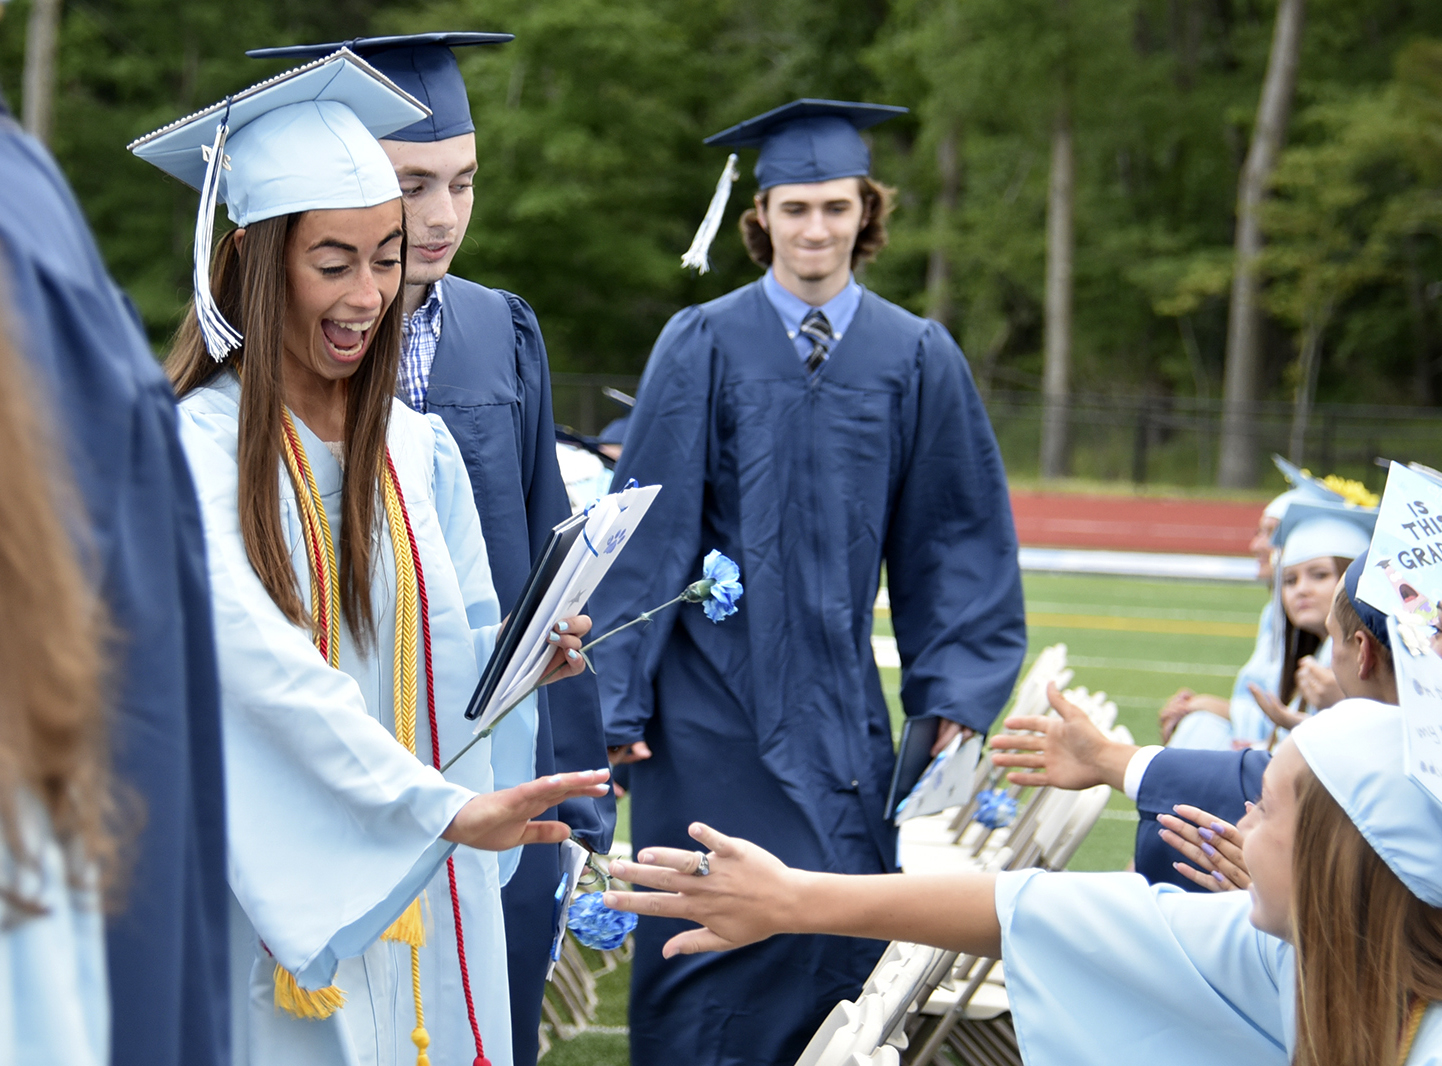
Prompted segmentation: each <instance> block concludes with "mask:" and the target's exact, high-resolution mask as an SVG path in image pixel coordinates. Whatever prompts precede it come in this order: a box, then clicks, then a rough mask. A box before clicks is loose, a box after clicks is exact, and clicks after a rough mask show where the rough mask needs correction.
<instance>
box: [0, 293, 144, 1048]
mask: <svg viewBox="0 0 1442 1066" xmlns="http://www.w3.org/2000/svg"><path fill="white" fill-rule="evenodd" d="M20 332H21V331H20V330H18V329H17V328H16V323H15V319H14V317H13V314H12V313H11V311H10V309H9V307H8V306H5V305H4V304H3V302H0V454H3V455H4V456H5V461H4V463H0V618H3V619H5V621H6V625H5V637H4V640H3V641H0V1062H3V1063H7V1064H8V1063H14V1064H16V1066H19V1064H22V1063H25V1064H28V1063H36V1064H39V1063H47V1064H48V1063H64V1064H65V1066H107V1064H108V1063H109V1062H110V1000H109V989H108V983H107V980H106V974H105V927H104V921H103V917H102V914H101V894H102V890H103V889H104V887H105V885H106V882H107V881H114V880H116V876H115V875H116V874H117V870H116V861H115V860H116V855H117V850H118V849H117V845H116V840H115V836H114V834H113V833H112V828H113V827H112V825H111V822H112V821H113V817H112V816H113V812H114V804H113V802H112V800H111V787H110V779H109V777H110V775H109V768H108V762H109V760H108V757H107V754H108V753H107V751H106V743H105V740H106V728H105V712H104V706H103V703H102V699H101V691H102V677H103V676H104V674H103V670H104V666H103V655H102V640H103V635H104V626H103V622H102V616H103V612H102V610H101V608H100V604H99V602H98V598H97V596H96V595H95V594H94V592H93V590H92V589H91V588H90V583H89V582H88V581H87V579H86V577H85V575H84V574H83V572H82V570H81V565H80V562H79V561H78V559H77V551H76V548H75V545H74V544H73V542H72V540H71V532H72V531H73V530H72V528H68V527H69V526H70V522H69V519H70V518H72V517H73V516H70V515H66V516H63V517H62V515H61V514H60V513H59V509H58V508H57V503H58V502H59V501H61V500H64V501H66V502H68V501H69V500H70V499H71V498H72V495H71V494H72V493H74V491H75V490H74V486H73V485H64V486H63V487H62V488H61V489H60V490H59V491H57V482H58V481H65V480H67V479H68V473H69V472H68V471H65V470H63V469H62V468H61V465H60V464H57V462H56V457H57V453H56V452H55V451H54V450H53V448H51V447H50V446H51V445H52V444H53V443H54V440H55V438H54V435H53V430H54V427H53V426H50V425H47V424H46V422H45V419H44V418H43V417H42V416H41V414H40V410H39V408H38V407H37V405H36V404H35V400H34V397H35V395H36V393H35V386H34V384H33V382H32V381H31V380H30V375H29V373H28V370H27V367H26V366H25V364H24V363H23V362H22V360H21V358H20V356H19V354H18V353H17V352H16V351H15V349H14V348H13V347H12V346H11V342H10V338H11V337H13V336H16V335H17V334H18V333H20Z"/></svg>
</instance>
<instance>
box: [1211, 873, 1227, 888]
mask: <svg viewBox="0 0 1442 1066" xmlns="http://www.w3.org/2000/svg"><path fill="white" fill-rule="evenodd" d="M1212 876H1213V877H1215V878H1216V879H1217V880H1218V881H1220V882H1221V883H1222V884H1224V885H1225V884H1226V883H1227V879H1226V878H1225V877H1223V876H1222V871H1221V870H1213V871H1212Z"/></svg>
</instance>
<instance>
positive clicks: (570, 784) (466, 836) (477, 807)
mask: <svg viewBox="0 0 1442 1066" xmlns="http://www.w3.org/2000/svg"><path fill="white" fill-rule="evenodd" d="M610 776H611V771H610V770H583V771H581V772H580V773H574V774H554V775H553V776H551V777H542V778H539V779H538V780H535V781H527V782H526V783H525V784H524V785H517V786H516V787H515V788H503V789H501V791H499V792H486V793H483V794H481V795H479V796H477V797H475V799H473V800H471V801H470V802H469V803H467V804H466V805H465V806H464V807H462V808H461V809H460V810H459V811H458V812H457V813H456V816H455V817H454V818H452V819H451V824H450V825H449V826H448V827H447V828H446V831H445V832H444V833H442V834H441V836H443V837H444V838H445V839H446V840H450V841H454V842H455V843H457V844H465V845H467V846H468V847H472V848H479V849H480V850H482V851H505V850H507V849H508V848H514V847H517V846H518V845H521V844H559V843H560V842H561V841H563V840H565V839H566V838H567V837H569V836H570V835H571V830H570V827H568V826H567V825H566V823H565V822H533V821H531V819H532V818H534V817H536V815H538V814H541V813H543V812H545V811H548V810H550V809H551V808H552V807H554V806H555V805H556V804H558V803H560V802H561V801H563V800H568V799H572V798H573V797H576V796H604V795H605V794H606V790H607V789H608V788H610V787H611V786H610V784H609V783H608V778H610Z"/></svg>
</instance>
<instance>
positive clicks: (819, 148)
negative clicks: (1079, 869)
mask: <svg viewBox="0 0 1442 1066" xmlns="http://www.w3.org/2000/svg"><path fill="white" fill-rule="evenodd" d="M902 110H903V109H901V108H891V107H878V106H874V105H867V104H840V103H834V102H829V101H797V102H796V103H793V104H789V105H787V106H785V107H782V108H779V109H778V110H776V111H773V112H770V113H768V114H766V115H763V116H761V117H760V118H758V119H753V120H751V121H749V122H745V123H742V124H741V125H740V126H737V127H735V128H733V129H731V130H727V131H726V132H724V133H721V134H718V135H717V136H715V137H712V138H711V139H710V140H709V141H708V142H707V143H708V144H722V145H732V146H757V147H759V148H760V159H759V161H758V163H757V165H756V177H757V179H758V181H759V183H760V192H759V194H758V195H757V196H756V201H755V210H754V212H748V213H747V215H746V217H745V218H743V220H742V227H743V234H744V236H745V238H746V241H747V246H748V250H749V251H750V253H751V255H752V258H753V259H755V260H756V261H757V263H758V264H760V265H761V266H763V267H766V268H767V270H766V274H765V276H764V277H763V278H762V279H761V280H759V281H757V282H753V283H752V284H749V285H746V286H743V287H742V288H740V289H738V290H736V291H735V292H732V293H730V294H729V295H727V296H723V297H722V298H721V299H719V300H714V301H712V302H711V303H708V304H704V305H701V306H698V307H690V308H687V309H686V310H684V311H682V312H680V313H679V314H678V315H676V316H675V317H674V318H673V319H672V320H671V321H670V323H668V324H667V326H666V328H665V330H664V331H663V332H662V334H661V337H660V339H659V340H658V341H657V342H656V346H655V349H654V351H653V352H652V354H651V358H650V362H649V364H648V365H647V367H646V373H645V377H644V378H643V379H642V382H641V388H640V393H639V395H638V396H637V399H636V406H635V409H634V412H633V414H632V416H631V421H630V425H629V428H628V429H627V433H626V439H625V450H624V451H623V453H622V455H621V458H620V461H619V463H618V464H617V468H616V475H615V477H616V484H622V483H624V482H625V481H626V480H627V479H629V478H635V479H637V480H638V481H640V482H641V483H642V484H652V483H658V482H659V483H660V484H661V485H663V486H664V488H663V489H662V491H661V494H660V495H659V496H658V497H657V499H656V503H655V504H654V505H653V506H652V508H651V510H650V512H649V513H648V514H647V516H646V520H645V521H644V522H643V523H642V524H641V526H640V527H639V529H638V531H637V533H636V534H635V536H636V538H637V539H638V541H640V542H641V543H637V544H634V545H632V546H631V547H630V548H629V549H628V550H627V551H626V553H625V554H623V555H622V556H621V557H620V559H619V560H618V562H617V563H616V564H615V567H614V568H613V569H612V571H611V573H610V574H609V575H608V577H607V579H606V581H605V582H604V583H603V584H602V585H601V587H600V589H599V590H598V592H597V594H596V596H595V597H594V598H593V600H592V604H591V610H592V615H593V616H594V618H595V621H596V625H597V627H598V629H597V631H598V632H604V631H606V630H609V629H611V628H612V627H614V626H615V625H617V624H619V623H621V622H624V621H628V620H630V619H632V618H634V617H635V616H636V615H637V614H639V613H640V612H641V611H642V610H645V609H647V608H650V607H654V606H655V605H656V604H658V603H662V602H665V601H666V600H669V599H671V598H672V597H673V596H675V595H677V593H678V592H679V591H680V590H681V589H682V588H683V587H684V586H685V585H686V584H687V583H688V582H690V581H694V580H696V579H697V578H699V577H700V576H701V563H702V557H703V556H704V555H705V554H706V553H707V552H708V551H710V550H711V549H713V548H714V549H719V550H720V551H722V552H724V553H725V554H726V555H728V556H730V557H731V558H732V559H734V560H736V561H737V562H738V563H739V564H740V567H741V576H742V581H743V583H744V585H745V595H744V597H743V598H742V600H741V601H740V610H739V613H738V614H737V615H736V616H735V617H732V618H729V619H727V620H726V621H724V622H723V623H721V624H719V625H717V624H713V623H712V622H711V621H709V620H708V619H707V617H706V616H705V614H703V613H702V612H700V611H696V610H694V609H691V608H686V607H681V608H672V609H671V610H670V611H669V612H667V613H666V614H664V615H663V616H662V617H661V618H660V619H658V620H657V621H655V622H653V623H651V624H650V625H649V626H647V627H636V628H634V629H630V630H627V631H626V633H624V634H622V635H621V636H618V638H617V639H616V640H614V641H611V642H608V643H607V644H605V645H603V646H601V647H599V648H598V649H597V656H596V668H597V671H598V676H599V681H600V685H601V698H602V706H603V708H604V711H605V715H606V739H607V743H608V744H609V745H611V746H612V747H613V748H615V749H616V755H617V756H618V757H619V758H620V759H621V760H622V761H627V762H630V763H631V766H630V769H631V785H632V796H633V800H632V803H633V805H632V808H631V811H632V815H631V817H632V840H633V843H634V846H635V847H637V848H638V849H644V848H645V847H647V846H650V845H664V846H670V847H687V846H688V844H690V841H689V838H688V836H687V833H686V827H687V826H688V825H689V824H690V823H691V822H692V821H695V820H701V821H705V822H707V823H709V824H711V825H714V826H717V827H718V828H721V829H723V830H724V831H725V832H727V833H735V834H738V835H740V836H743V837H746V838H747V839H751V840H755V841H757V842H758V843H760V844H761V845H762V846H763V847H765V848H768V849H770V850H772V851H773V852H774V853H775V854H777V855H780V856H783V857H784V859H785V861H786V862H787V863H789V864H792V865H794V866H800V867H804V868H808V869H813V870H829V871H834V872H845V873H881V872H884V871H891V870H895V869H896V865H895V863H896V831H895V828H894V826H893V825H892V823H891V821H890V819H889V818H888V813H889V812H888V811H886V810H885V809H884V808H885V805H886V796H887V789H888V785H889V782H890V778H891V774H892V767H893V763H894V755H893V748H892V737H891V725H890V722H889V719H888V714H887V708H886V701H885V700H884V698H883V696H882V689H881V682H880V679H879V676H878V674H877V669H876V663H875V660H874V658H873V656H872V650H871V627H872V605H873V603H874V601H875V599H876V594H877V587H878V581H879V578H880V574H881V568H882V565H883V563H884V564H885V565H886V571H887V584H888V587H889V590H890V597H891V612H892V624H893V626H894V628H895V632H896V640H897V645H898V647H899V650H900V652H901V661H902V702H903V703H904V705H905V708H906V711H907V713H908V714H909V715H914V716H936V717H939V718H940V719H942V726H941V727H940V728H939V736H938V738H937V739H938V747H940V746H942V745H944V744H945V743H946V742H947V741H949V740H950V739H951V738H953V737H954V736H956V735H957V733H959V732H961V731H962V730H963V729H969V730H976V731H984V730H986V728H987V727H988V726H989V725H990V724H991V721H992V719H993V717H995V715H996V714H997V712H998V711H999V710H1000V709H1001V707H1002V705H1003V703H1005V701H1006V699H1007V697H1008V695H1009V694H1010V692H1011V688H1012V685H1013V683H1014V681H1015V678H1016V675H1017V671H1018V670H1019V668H1020V666H1021V663H1022V657H1023V654H1024V652H1025V650H1026V634H1025V622H1024V616H1023V611H1022V593H1021V579H1020V573H1019V571H1018V567H1017V548H1016V535H1015V532H1014V530H1013V527H1012V519H1011V508H1010V505H1009V503H1008V497H1007V488H1006V476H1005V473H1004V472H1003V469H1002V463H1001V456H1000V454H999V453H998V451H997V446H996V440H995V438H994V436H993V434H992V430H991V425H990V423H989V422H988V421H987V416H986V412H985V410H984V409H983V407H982V404H981V400H980V398H979V397H978V395H977V392H976V389H975V387H974V386H973V384H972V380H971V374H970V372H969V370H968V368H967V364H966V360H965V359H964V358H963V357H962V354H961V351H960V350H959V349H958V348H957V346H956V343H955V342H954V341H953V340H952V338H951V337H950V336H949V335H948V334H947V332H946V330H945V329H944V328H942V327H941V326H940V325H938V324H937V323H935V322H930V321H927V320H925V319H920V318H917V317H916V316H914V315H912V314H910V313H908V312H906V311H904V310H902V309H901V308H900V307H897V306H896V305H895V304H892V303H888V302H887V301H885V300H883V299H881V298H880V297H878V296H876V295H875V294H874V293H871V292H869V291H867V290H866V289H864V288H863V287H862V286H861V285H860V284H858V283H857V281H856V280H855V278H854V277H853V275H852V270H853V268H854V267H855V266H856V264H857V263H858V262H860V261H861V260H863V259H865V258H868V257H869V256H870V255H872V254H874V253H875V252H876V251H877V249H879V248H880V247H881V245H882V244H883V243H884V241H885V236H884V234H885V215H886V211H887V209H888V206H889V198H890V190H887V189H885V188H884V187H882V186H880V185H878V184H877V183H875V182H873V181H872V180H871V179H870V177H869V171H870V153H869V151H868V149H867V147H866V145H865V143H864V142H863V141H862V138H861V136H860V133H859V129H861V128H865V127H867V126H870V125H872V124H874V123H876V122H879V121H881V120H883V119H886V118H889V117H891V116H892V115H894V114H896V113H898V112H900V111H902ZM728 170H729V164H728ZM713 232H714V230H713ZM676 926H677V923H674V922H668V921H663V920H658V919H651V918H645V919H642V921H641V924H640V927H639V929H638V931H637V951H636V961H635V964H634V966H635V968H634V971H633V981H632V992H631V1019H630V1020H631V1025H630V1029H631V1061H632V1062H633V1063H635V1064H637V1066H671V1064H673V1063H677V1062H686V1063H697V1064H722V1063H728V1064H730V1063H736V1064H739V1063H747V1064H764V1063H776V1064H790V1063H792V1062H794V1061H795V1059H796V1057H797V1055H798V1054H799V1053H800V1052H801V1050H802V1049H803V1048H804V1047H805V1045H806V1042H807V1040H808V1039H809V1038H810V1037H811V1035H812V1032H813V1031H814V1030H815V1028H816V1026H817V1025H818V1024H819V1023H820V1022H821V1020H822V1019H823V1018H824V1017H825V1015H826V1014H827V1012H828V1011H829V1010H830V1009H831V1008H832V1006H834V1005H835V1003H836V1002H837V1001H838V1000H840V999H843V998H850V997H854V996H855V995H856V994H857V993H858V992H859V990H860V988H861V985H862V983H863V981H864V980H865V978H866V976H867V974H868V973H869V972H870V970H871V969H872V967H873V966H874V964H875V963H876V960H877V958H878V957H879V956H880V953H881V951H882V950H883V948H884V945H882V944H880V943H877V942H874V941H865V940H849V939H841V938H835V937H803V936H787V937H776V938H773V939H772V940H770V941H767V942H766V943H764V944H756V945H753V946H751V947H747V948H743V949H741V950H739V951H733V952H727V953H725V954H722V955H693V956H687V957H685V958H679V959H672V960H669V961H668V960H663V959H662V958H661V945H662V943H664V941H665V940H666V938H667V937H669V936H671V935H672V934H673V933H675V932H676V931H677V928H676Z"/></svg>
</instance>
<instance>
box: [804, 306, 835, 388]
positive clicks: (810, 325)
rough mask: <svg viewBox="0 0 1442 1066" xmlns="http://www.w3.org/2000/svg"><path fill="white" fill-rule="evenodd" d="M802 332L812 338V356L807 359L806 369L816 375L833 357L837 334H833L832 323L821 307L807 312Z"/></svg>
mask: <svg viewBox="0 0 1442 1066" xmlns="http://www.w3.org/2000/svg"><path fill="white" fill-rule="evenodd" d="M801 332H802V333H804V334H805V335H806V336H807V337H810V338H811V354H810V355H808V356H807V357H806V369H807V371H808V372H810V373H812V374H814V373H816V371H817V368H819V367H820V366H821V364H822V363H824V362H826V360H827V357H829V356H830V355H831V342H832V341H833V340H835V339H836V334H834V333H832V332H831V323H830V322H828V321H827V320H826V315H825V314H823V313H822V311H821V309H820V308H819V307H813V308H812V309H811V310H810V311H808V312H806V317H805V318H803V319H802V320H801Z"/></svg>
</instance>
